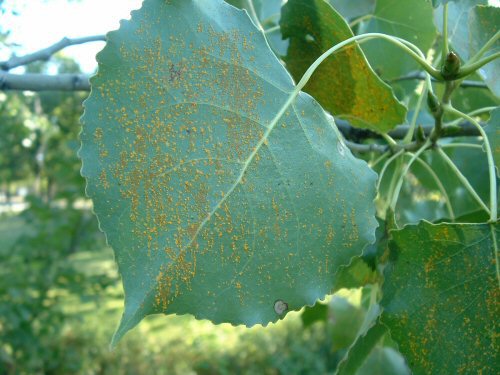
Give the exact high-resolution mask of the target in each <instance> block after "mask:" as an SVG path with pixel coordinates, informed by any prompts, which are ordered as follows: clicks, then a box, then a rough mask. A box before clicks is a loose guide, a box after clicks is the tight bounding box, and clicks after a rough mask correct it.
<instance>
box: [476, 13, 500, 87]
mask: <svg viewBox="0 0 500 375" xmlns="http://www.w3.org/2000/svg"><path fill="white" fill-rule="evenodd" d="M499 25H500V8H496V7H492V6H475V7H474V8H472V10H471V12H470V15H469V35H470V47H469V49H470V55H471V56H473V55H475V54H476V53H477V52H478V51H479V50H480V49H481V48H482V47H483V45H484V44H486V42H487V41H488V40H489V39H490V38H492V37H493V36H494V35H495V33H497V32H498V26H499ZM498 51H500V40H497V41H496V42H495V43H494V44H493V46H492V47H491V48H490V49H489V50H488V52H487V53H486V55H485V56H487V55H490V54H492V53H494V52H498ZM499 71H500V59H496V60H494V61H491V62H490V63H488V64H486V65H485V66H483V67H482V68H481V69H479V70H478V72H479V75H481V76H482V77H483V78H484V81H485V82H486V84H487V85H488V87H489V88H490V89H491V91H492V92H493V93H494V94H495V95H496V96H500V78H499V77H498V72H499Z"/></svg>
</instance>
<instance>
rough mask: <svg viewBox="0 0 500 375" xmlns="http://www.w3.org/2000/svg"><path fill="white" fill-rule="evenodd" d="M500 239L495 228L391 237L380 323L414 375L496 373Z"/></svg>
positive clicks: (411, 229)
mask: <svg viewBox="0 0 500 375" xmlns="http://www.w3.org/2000/svg"><path fill="white" fill-rule="evenodd" d="M499 235H500V232H499V226H498V224H489V225H488V224H477V225H472V224H439V225H432V224H430V223H426V222H421V223H420V224H418V225H417V226H407V227H405V228H403V229H400V230H394V231H392V232H391V237H392V240H391V241H390V243H389V247H390V250H391V259H392V261H393V263H391V264H390V265H389V267H388V269H387V271H386V272H385V277H386V279H385V282H384V284H383V289H384V290H383V291H384V298H383V300H382V302H381V303H382V305H383V306H384V312H383V314H382V322H383V323H385V324H386V325H387V326H388V327H389V329H390V332H391V336H392V338H393V339H394V340H396V341H397V343H398V345H399V349H400V350H401V352H402V353H403V354H404V355H405V356H406V358H407V360H408V363H409V366H410V368H412V369H413V371H414V372H415V373H418V374H420V373H422V374H434V373H443V374H459V373H463V372H469V370H472V369H473V371H474V372H476V371H477V372H483V373H485V374H490V373H491V374H492V373H494V372H495V368H496V350H495V349H494V348H495V345H496V344H495V340H496V338H495V337H496V336H497V335H498V327H497V326H496V323H495V322H496V319H497V317H498V314H499V313H500V309H499V305H498V297H499V294H498V291H499V289H498V279H497V277H498V274H497V272H498V269H497V268H496V266H495V263H496V262H497V261H498V260H497V256H498V255H497V252H498V243H497V239H498V236H499Z"/></svg>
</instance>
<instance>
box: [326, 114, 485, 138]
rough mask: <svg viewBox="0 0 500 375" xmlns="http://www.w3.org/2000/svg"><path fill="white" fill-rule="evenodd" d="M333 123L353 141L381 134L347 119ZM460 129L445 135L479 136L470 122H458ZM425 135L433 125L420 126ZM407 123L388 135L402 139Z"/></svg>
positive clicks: (427, 134) (407, 126)
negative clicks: (355, 124)
mask: <svg viewBox="0 0 500 375" xmlns="http://www.w3.org/2000/svg"><path fill="white" fill-rule="evenodd" d="M335 124H336V125H337V127H338V128H339V130H340V131H341V132H342V134H343V135H344V137H346V138H347V139H350V140H353V141H361V140H364V139H381V138H382V136H381V135H380V134H378V133H375V132H373V131H371V130H367V129H359V128H355V127H352V126H351V125H350V124H349V122H348V121H346V120H342V119H339V118H335ZM458 127H459V128H460V129H457V130H456V131H454V132H453V134H447V135H446V137H464V136H465V137H479V136H480V135H481V134H479V131H478V129H477V128H476V127H475V126H474V125H472V124H471V123H469V122H467V121H464V122H462V123H460V124H458ZM422 128H423V130H424V134H425V136H429V135H430V134H431V132H432V129H433V128H434V125H431V124H428V125H423V126H422ZM408 129H409V125H399V126H398V127H396V129H394V130H392V131H390V132H389V136H390V137H391V138H393V139H403V138H404V136H405V135H406V134H407V133H408Z"/></svg>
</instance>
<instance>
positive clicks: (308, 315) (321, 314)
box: [300, 302, 328, 328]
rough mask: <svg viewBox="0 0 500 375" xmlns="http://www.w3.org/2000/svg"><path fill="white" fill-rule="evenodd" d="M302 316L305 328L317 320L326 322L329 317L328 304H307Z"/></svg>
mask: <svg viewBox="0 0 500 375" xmlns="http://www.w3.org/2000/svg"><path fill="white" fill-rule="evenodd" d="M300 318H301V319H302V324H303V325H304V328H307V327H310V326H312V325H313V324H314V323H316V322H326V320H327V319H328V305H326V304H324V303H320V302H317V303H316V304H314V306H306V308H305V309H304V311H303V312H302V314H301V315H300Z"/></svg>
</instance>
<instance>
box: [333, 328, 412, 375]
mask: <svg viewBox="0 0 500 375" xmlns="http://www.w3.org/2000/svg"><path fill="white" fill-rule="evenodd" d="M388 334H389V331H388V329H387V327H385V326H384V325H383V324H380V323H379V322H377V323H376V324H375V325H374V326H373V327H371V328H370V329H369V330H368V332H366V334H365V335H362V336H360V337H359V338H358V339H357V340H356V342H355V343H354V345H353V346H352V347H351V348H350V349H349V352H348V353H347V356H346V357H345V358H344V359H343V360H342V362H340V364H339V368H338V370H337V372H336V374H337V375H354V374H356V375H364V374H367V375H368V374H369V375H378V374H380V375H389V374H395V375H396V374H397V375H404V374H409V373H410V371H409V369H408V368H407V366H406V364H405V362H404V359H403V357H402V356H401V354H400V353H398V352H397V351H396V350H395V349H393V348H391V347H388V346H386V345H385V340H386V338H387V336H388Z"/></svg>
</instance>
